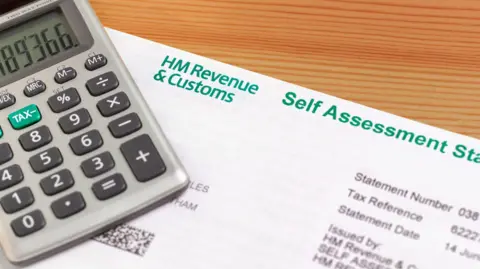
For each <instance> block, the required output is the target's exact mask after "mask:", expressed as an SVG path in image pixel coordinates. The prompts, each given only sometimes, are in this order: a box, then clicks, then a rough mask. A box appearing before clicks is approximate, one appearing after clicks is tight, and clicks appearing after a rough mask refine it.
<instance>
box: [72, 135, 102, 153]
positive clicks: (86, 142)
mask: <svg viewBox="0 0 480 269" xmlns="http://www.w3.org/2000/svg"><path fill="white" fill-rule="evenodd" d="M69 145H70V148H71V149H72V151H73V153H75V155H78V156H81V155H84V154H87V153H90V152H92V151H94V150H96V149H98V148H100V147H101V146H102V145H103V139H102V135H101V134H100V132H99V131H98V130H91V131H89V132H87V133H84V134H81V135H79V136H77V137H75V138H73V139H72V140H70V143H69Z"/></svg>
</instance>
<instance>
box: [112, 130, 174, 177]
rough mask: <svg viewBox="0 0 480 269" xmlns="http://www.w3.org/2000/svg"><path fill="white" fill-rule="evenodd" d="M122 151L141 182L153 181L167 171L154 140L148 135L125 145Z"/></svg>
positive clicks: (121, 148) (122, 146)
mask: <svg viewBox="0 0 480 269" xmlns="http://www.w3.org/2000/svg"><path fill="white" fill-rule="evenodd" d="M120 150H121V151H122V154H123V156H124V157H125V159H126V161H127V163H128V165H129V166H130V169H131V170H132V172H133V174H134V175H135V178H136V179H137V180H138V181H140V182H146V181H149V180H152V179H154V178H156V177H158V176H160V175H162V174H163V173H165V171H166V170H167V167H166V166H165V163H164V162H163V160H162V157H161V156H160V153H158V151H157V149H156V147H155V145H154V144H153V141H152V139H151V138H150V136H148V135H146V134H144V135H141V136H138V137H136V138H134V139H132V140H130V141H128V142H125V143H123V144H122V145H121V147H120Z"/></svg>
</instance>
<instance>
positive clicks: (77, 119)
mask: <svg viewBox="0 0 480 269" xmlns="http://www.w3.org/2000/svg"><path fill="white" fill-rule="evenodd" d="M58 124H59V125H60V128H62V131H63V132H64V133H66V134H72V133H75V132H77V131H80V130H82V129H84V128H86V127H88V126H90V124H92V118H91V116H90V113H89V112H88V110H86V109H85V108H81V109H79V110H77V111H74V112H72V113H70V114H67V115H65V116H63V117H61V118H60V119H59V120H58Z"/></svg>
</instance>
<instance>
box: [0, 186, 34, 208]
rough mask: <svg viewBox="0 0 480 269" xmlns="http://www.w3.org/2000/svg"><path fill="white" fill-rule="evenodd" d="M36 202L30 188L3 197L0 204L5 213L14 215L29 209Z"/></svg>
mask: <svg viewBox="0 0 480 269" xmlns="http://www.w3.org/2000/svg"><path fill="white" fill-rule="evenodd" d="M34 201H35V199H34V198H33V193H32V190H31V189H30V188H29V187H23V188H21V189H18V190H16V191H14V192H11V193H9V194H7V195H5V196H3V197H2V198H1V199H0V204H1V205H2V208H3V211H5V213H7V214H12V213H15V212H17V211H20V210H22V209H24V208H27V207H28V206H30V205H31V204H33V202H34Z"/></svg>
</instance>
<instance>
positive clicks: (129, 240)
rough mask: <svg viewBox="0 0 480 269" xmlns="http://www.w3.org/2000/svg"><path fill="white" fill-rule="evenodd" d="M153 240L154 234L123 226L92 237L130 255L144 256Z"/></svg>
mask: <svg viewBox="0 0 480 269" xmlns="http://www.w3.org/2000/svg"><path fill="white" fill-rule="evenodd" d="M154 238H155V234H153V233H151V232H148V231H145V230H142V229H139V228H136V227H133V226H130V225H126V224H123V225H119V226H117V227H116V228H114V229H111V230H109V231H107V232H105V233H103V234H101V235H98V236H95V237H93V240H95V241H97V242H100V243H103V244H105V245H108V246H111V247H115V248H118V249H121V250H124V251H127V252H130V253H132V254H136V255H139V256H144V255H145V253H146V252H147V250H148V248H149V247H150V245H151V244H152V241H153V239H154Z"/></svg>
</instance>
